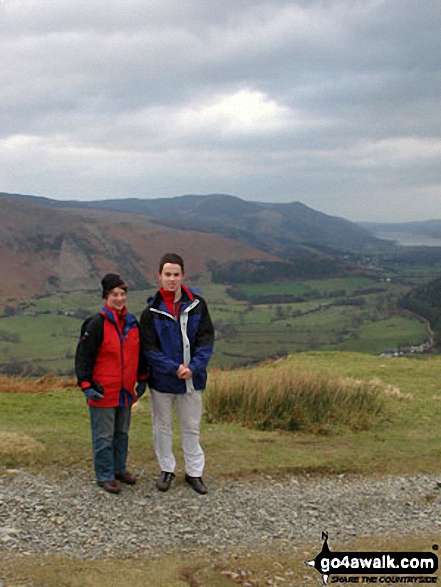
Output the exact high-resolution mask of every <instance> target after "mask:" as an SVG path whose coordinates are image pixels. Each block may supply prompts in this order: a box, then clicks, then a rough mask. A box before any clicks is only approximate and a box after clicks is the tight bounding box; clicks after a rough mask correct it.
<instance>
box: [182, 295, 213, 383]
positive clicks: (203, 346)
mask: <svg viewBox="0 0 441 587" xmlns="http://www.w3.org/2000/svg"><path fill="white" fill-rule="evenodd" d="M199 300H200V308H201V319H200V322H199V328H198V330H197V333H196V341H195V348H194V352H193V356H192V357H191V361H190V364H189V365H188V367H189V369H190V370H191V371H192V372H193V373H196V372H198V371H204V370H205V369H206V368H207V365H208V361H209V360H210V358H211V355H212V354H213V345H214V327H213V323H212V321H211V317H210V313H209V311H208V308H207V304H206V303H205V300H203V299H202V298H199Z"/></svg>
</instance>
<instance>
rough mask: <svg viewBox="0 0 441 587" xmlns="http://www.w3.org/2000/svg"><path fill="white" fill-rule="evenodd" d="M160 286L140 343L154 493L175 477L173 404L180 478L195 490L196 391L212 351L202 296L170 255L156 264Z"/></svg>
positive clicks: (198, 481)
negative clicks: (155, 464) (156, 469)
mask: <svg viewBox="0 0 441 587" xmlns="http://www.w3.org/2000/svg"><path fill="white" fill-rule="evenodd" d="M158 278H159V280H160V282H161V288H160V289H159V290H158V292H157V293H156V295H155V296H154V297H153V298H151V299H149V305H148V306H147V308H146V309H145V310H144V312H143V313H142V315H141V320H140V331H141V342H142V346H143V349H144V352H145V354H146V357H147V360H148V363H149V365H150V378H149V385H150V399H151V407H152V420H153V439H154V445H155V452H156V457H157V459H158V461H159V465H160V467H161V474H160V476H159V478H158V480H157V482H156V487H157V488H158V489H159V491H167V490H168V489H169V488H170V485H171V483H172V481H173V478H174V476H175V473H174V471H175V466H176V461H175V457H174V455H173V450H172V415H173V404H174V403H176V408H177V413H178V418H179V424H180V427H181V436H182V448H183V451H184V460H185V471H186V474H185V480H186V481H187V483H189V484H190V485H191V487H192V488H193V489H194V490H195V491H196V492H197V493H200V494H202V495H203V494H205V493H207V487H206V485H205V483H204V482H203V480H202V472H203V470H204V464H205V458H204V452H203V450H202V448H201V446H200V443H199V430H200V423H201V417H202V396H201V391H202V390H203V389H205V385H206V380H207V371H206V367H207V364H208V361H209V360H210V357H211V355H212V352H213V342H214V329H213V324H212V323H211V319H210V314H209V312H208V308H207V305H206V303H205V301H204V300H203V298H201V297H200V296H198V295H196V294H195V293H193V292H192V291H191V290H190V289H188V288H187V287H185V285H184V284H183V283H182V282H183V279H184V261H183V259H182V257H180V256H179V255H177V254H175V253H167V254H165V255H164V256H163V257H162V258H161V260H160V263H159V273H158Z"/></svg>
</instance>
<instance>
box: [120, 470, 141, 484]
mask: <svg viewBox="0 0 441 587" xmlns="http://www.w3.org/2000/svg"><path fill="white" fill-rule="evenodd" d="M115 479H117V480H118V481H121V483H127V485H135V483H136V477H135V475H132V473H129V472H128V471H126V472H125V473H117V474H116V475H115Z"/></svg>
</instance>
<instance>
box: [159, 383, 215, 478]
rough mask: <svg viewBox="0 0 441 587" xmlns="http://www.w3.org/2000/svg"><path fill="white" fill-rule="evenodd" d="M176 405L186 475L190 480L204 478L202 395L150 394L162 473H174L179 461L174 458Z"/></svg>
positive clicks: (197, 392) (190, 393) (193, 392)
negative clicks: (200, 436)
mask: <svg viewBox="0 0 441 587" xmlns="http://www.w3.org/2000/svg"><path fill="white" fill-rule="evenodd" d="M174 403H176V410H177V413H178V419H179V425H180V428H181V437H182V450H183V452H184V462H185V472H186V473H187V475H190V477H201V476H202V472H203V470H204V464H205V456H204V451H203V450H202V448H201V445H200V444H199V431H200V425H201V418H202V394H201V392H200V391H191V392H187V393H183V394H174V393H162V392H159V391H156V390H155V389H151V390H150V405H151V411H152V423H153V442H154V445H155V453H156V458H157V459H158V462H159V465H160V467H161V471H167V472H168V473H174V471H175V467H176V459H175V457H174V455H173V439H172V421H173V404H174Z"/></svg>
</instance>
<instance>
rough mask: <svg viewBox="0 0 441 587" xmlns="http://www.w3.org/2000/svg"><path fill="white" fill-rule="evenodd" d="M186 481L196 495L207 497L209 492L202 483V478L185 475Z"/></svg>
mask: <svg viewBox="0 0 441 587" xmlns="http://www.w3.org/2000/svg"><path fill="white" fill-rule="evenodd" d="M185 480H186V481H187V483H189V484H190V485H191V486H192V487H193V489H194V490H195V491H196V493H200V494H201V495H205V494H206V493H207V492H208V488H207V486H206V485H205V483H204V482H203V481H202V477H190V475H185Z"/></svg>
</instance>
